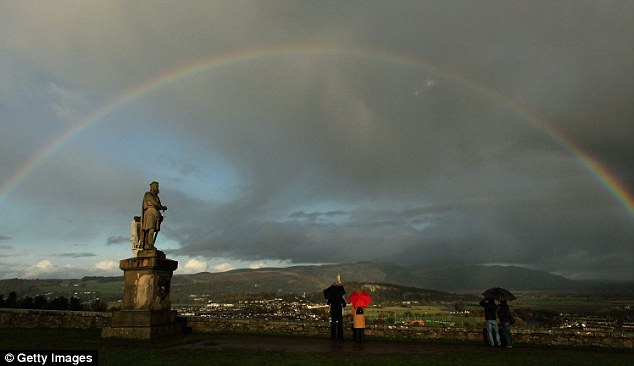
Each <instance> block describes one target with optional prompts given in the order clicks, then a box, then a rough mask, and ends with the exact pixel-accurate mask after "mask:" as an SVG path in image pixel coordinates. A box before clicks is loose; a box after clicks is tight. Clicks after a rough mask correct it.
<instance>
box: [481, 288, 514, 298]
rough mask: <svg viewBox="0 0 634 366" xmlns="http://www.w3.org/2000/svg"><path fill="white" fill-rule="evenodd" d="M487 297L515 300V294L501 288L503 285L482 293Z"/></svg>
mask: <svg viewBox="0 0 634 366" xmlns="http://www.w3.org/2000/svg"><path fill="white" fill-rule="evenodd" d="M482 296H484V297H485V298H487V299H495V300H500V301H513V300H515V295H513V294H512V293H511V291H509V290H507V289H505V288H501V287H492V288H490V289H488V290H486V291H484V292H483V293H482Z"/></svg>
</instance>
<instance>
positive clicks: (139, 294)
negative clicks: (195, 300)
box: [101, 250, 183, 339]
mask: <svg viewBox="0 0 634 366" xmlns="http://www.w3.org/2000/svg"><path fill="white" fill-rule="evenodd" d="M177 267H178V262H177V261H173V260H171V259H167V258H165V254H163V252H161V251H158V250H141V251H139V252H138V254H137V256H136V257H133V258H128V259H123V260H121V261H120V262H119V268H121V269H122V270H123V273H124V276H123V277H124V288H123V300H122V302H121V311H117V312H115V313H114V314H112V324H111V326H110V327H106V328H104V329H103V331H102V334H101V335H102V336H103V337H118V338H136V339H152V338H159V337H167V336H172V335H176V334H180V333H182V331H183V325H182V324H181V323H179V322H177V319H176V311H174V310H172V309H171V302H170V296H169V295H170V283H171V280H172V273H173V272H174V270H175V269H176V268H177Z"/></svg>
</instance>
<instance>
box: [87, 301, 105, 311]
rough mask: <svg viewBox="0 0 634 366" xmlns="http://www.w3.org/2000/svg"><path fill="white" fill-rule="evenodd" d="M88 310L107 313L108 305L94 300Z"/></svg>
mask: <svg viewBox="0 0 634 366" xmlns="http://www.w3.org/2000/svg"><path fill="white" fill-rule="evenodd" d="M90 310H92V311H102V312H103V311H108V303H106V302H105V301H101V299H99V298H96V299H94V300H93V301H92V302H91V303H90Z"/></svg>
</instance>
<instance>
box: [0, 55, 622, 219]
mask: <svg viewBox="0 0 634 366" xmlns="http://www.w3.org/2000/svg"><path fill="white" fill-rule="evenodd" d="M303 55H305V56H327V55H332V56H356V57H361V58H367V59H372V60H376V61H381V62H386V63H397V64H401V65H403V66H406V67H412V68H418V69H423V70H425V71H427V72H431V73H433V74H435V75H438V76H440V77H442V78H444V79H448V80H450V81H455V82H458V83H460V84H461V85H465V86H469V87H471V88H473V89H475V90H477V91H479V92H481V93H484V94H485V95H487V96H488V97H490V98H493V99H494V100H497V101H499V102H501V103H503V105H506V106H507V107H509V108H511V109H512V110H513V111H515V112H516V113H519V114H521V115H522V116H523V117H525V118H526V119H527V120H528V121H531V123H533V124H534V125H535V126H536V127H537V128H538V129H540V130H542V131H544V132H545V133H546V135H547V136H549V137H550V138H551V139H552V140H553V141H554V142H555V143H557V144H558V145H560V146H562V147H564V148H565V149H566V150H567V151H569V152H570V153H571V154H572V155H573V156H574V157H575V158H576V159H577V160H578V161H579V162H580V164H581V165H582V166H583V167H584V168H585V169H586V170H587V171H588V172H589V173H590V174H591V175H592V176H594V177H595V178H596V179H597V181H598V182H599V183H600V184H601V186H603V187H604V189H606V190H607V191H608V192H610V194H611V195H612V196H613V197H614V198H615V199H616V200H617V201H618V202H619V204H620V205H621V206H622V207H623V209H624V210H625V211H626V213H627V214H628V215H629V216H630V217H631V218H634V196H633V195H632V194H631V193H630V192H629V191H628V190H627V189H626V187H625V186H624V185H623V183H622V182H621V181H620V180H619V179H618V178H617V177H616V176H615V175H614V174H613V173H612V172H611V171H610V170H609V169H607V168H606V167H605V166H604V165H602V164H601V162H599V161H598V160H597V159H596V158H594V157H593V156H591V155H590V154H588V153H587V152H585V151H584V150H583V149H581V147H579V146H578V145H577V144H575V142H574V141H572V140H571V139H570V138H568V137H567V136H565V135H564V134H562V133H561V132H559V131H557V130H556V129H554V128H553V127H552V126H551V125H550V124H549V123H548V121H547V120H545V119H544V118H542V117H541V116H539V115H538V114H536V113H533V112H532V111H531V110H530V109H529V108H527V107H526V106H524V105H522V104H520V103H519V102H517V101H516V100H514V99H512V98H510V97H508V96H506V95H503V94H501V93H500V92H498V91H497V90H494V89H492V88H490V87H488V86H487V85H484V84H482V83H480V82H478V81H476V80H474V79H472V78H470V77H468V76H466V75H464V74H462V73H460V72H458V71H457V70H452V69H449V68H447V67H444V66H441V65H437V64H434V63H431V62H429V61H427V60H425V59H421V58H416V57H410V56H406V55H399V54H394V53H388V52H385V51H382V50H377V49H366V48H355V47H349V46H345V47H344V46H332V45H324V44H283V45H274V46H270V45H269V46H267V47H257V48H250V49H242V50H237V51H232V52H227V53H223V54H220V55H215V56H212V57H210V58H206V59H202V60H199V61H196V62H193V63H189V64H185V65H182V66H180V67H177V68H174V69H171V70H169V71H168V72H166V73H164V74H161V75H158V76H156V77H154V78H151V79H149V80H147V81H145V82H144V83H142V84H140V85H138V86H136V87H134V88H132V89H130V90H128V91H126V92H125V93H122V94H120V95H118V96H116V97H114V98H112V99H111V100H109V101H108V102H107V103H105V104H103V105H102V106H100V107H98V108H97V109H95V110H94V111H93V112H92V113H90V114H88V115H87V116H85V117H84V118H83V119H81V120H80V121H79V122H78V123H77V124H75V125H74V126H72V127H71V128H69V129H68V130H66V131H64V132H63V133H62V134H60V135H59V136H57V137H56V138H54V139H52V140H51V142H50V143H48V144H47V145H45V146H43V147H42V148H41V149H40V150H39V151H37V152H36V153H35V154H34V155H33V156H31V157H30V158H29V159H28V160H27V161H26V162H25V163H24V164H23V165H22V166H21V167H20V168H19V169H17V170H16V171H15V172H13V173H12V174H11V175H10V177H9V179H7V180H6V181H5V182H4V183H3V184H2V186H0V203H1V202H2V201H3V200H4V199H5V198H6V197H7V196H8V195H9V194H10V193H11V192H12V191H13V190H14V189H15V188H16V187H18V186H19V185H20V184H21V183H22V182H23V181H24V180H25V179H26V178H27V177H28V176H29V175H30V174H31V173H32V172H33V171H34V170H36V169H37V168H38V167H39V166H40V165H41V164H42V163H43V162H44V161H45V160H46V159H47V157H48V156H50V155H52V154H54V153H55V152H56V151H57V150H59V149H60V148H61V147H62V146H64V144H66V143H67V142H68V141H70V140H72V139H73V138H74V137H75V136H77V135H79V134H80V133H81V132H82V131H84V130H86V129H87V128H89V127H91V126H93V125H94V124H96V123H98V122H99V121H100V120H101V119H102V118H103V117H104V116H106V115H108V114H110V113H112V112H113V111H115V110H117V109H120V108H122V107H124V106H126V105H128V104H130V103H131V102H133V101H134V100H135V99H136V98H138V97H140V96H142V95H145V94H146V93H148V92H150V91H152V90H156V89H159V88H162V87H165V86H167V85H169V84H172V83H176V82H178V81H180V80H183V79H186V78H188V77H191V76H193V75H195V74H198V73H201V72H208V71H211V70H213V69H218V68H222V67H225V66H229V65H236V64H239V63H245V62H252V61H257V60H261V59H266V58H271V57H280V56H303Z"/></svg>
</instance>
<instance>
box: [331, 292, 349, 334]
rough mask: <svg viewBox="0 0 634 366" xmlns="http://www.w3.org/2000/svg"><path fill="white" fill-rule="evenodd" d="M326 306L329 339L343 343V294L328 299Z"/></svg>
mask: <svg viewBox="0 0 634 366" xmlns="http://www.w3.org/2000/svg"><path fill="white" fill-rule="evenodd" d="M328 305H330V339H332V340H333V341H343V308H344V307H345V306H346V300H345V299H344V298H343V294H342V295H341V296H337V297H333V298H332V299H328Z"/></svg>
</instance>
